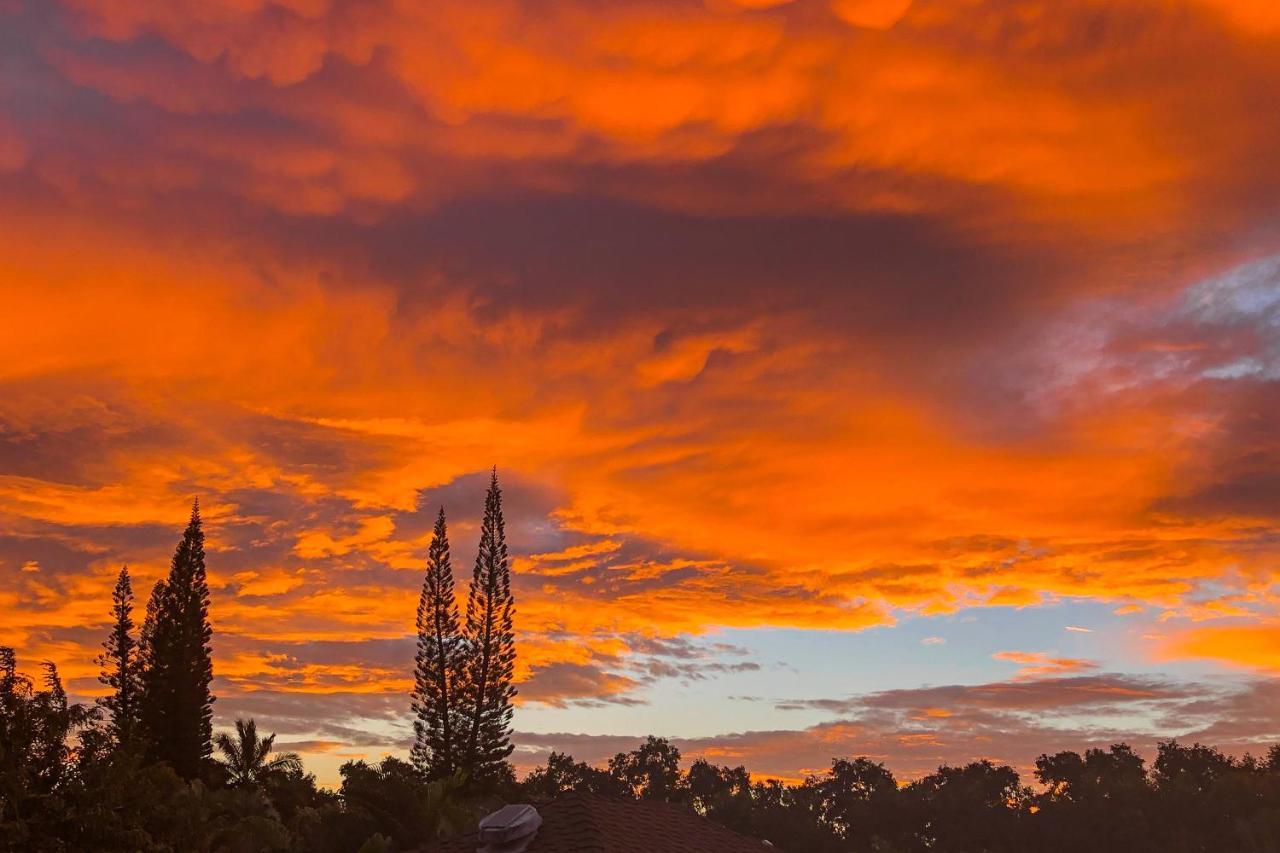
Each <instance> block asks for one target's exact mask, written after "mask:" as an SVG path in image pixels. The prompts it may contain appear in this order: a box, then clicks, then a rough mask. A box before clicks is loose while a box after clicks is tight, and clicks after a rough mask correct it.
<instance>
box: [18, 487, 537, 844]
mask: <svg viewBox="0 0 1280 853" xmlns="http://www.w3.org/2000/svg"><path fill="white" fill-rule="evenodd" d="M209 604H210V601H209V584H208V579H207V576H206V568H205V550H204V532H203V529H202V523H201V518H200V509H199V504H198V503H197V504H195V505H194V506H193V507H192V511H191V517H190V521H189V522H188V524H187V527H186V530H185V531H184V532H183V535H182V539H181V541H180V542H179V543H178V546H177V548H176V549H175V551H174V555H173V559H172V561H171V563H170V567H169V572H168V574H167V576H166V577H165V578H163V579H162V580H160V581H157V582H156V584H155V586H154V587H153V588H152V591H151V595H150V597H149V598H148V601H147V607H146V614H145V617H144V619H143V622H142V625H141V627H140V628H139V626H138V625H137V623H136V621H135V618H134V606H135V599H134V592H133V584H132V578H131V577H130V575H129V570H128V567H127V566H126V567H123V568H121V570H120V573H119V575H118V577H117V579H116V583H115V588H114V589H113V591H112V594H111V606H110V614H111V628H110V632H109V633H108V635H107V638H106V640H105V641H104V642H103V651H102V653H101V654H100V655H99V656H98V657H97V659H96V662H97V664H98V665H99V667H100V670H101V674H100V676H99V681H100V682H101V683H102V684H103V685H104V687H106V688H107V693H106V695H104V696H102V697H101V698H100V699H98V700H97V702H96V703H95V705H94V706H83V705H75V704H72V703H69V702H68V700H67V695H66V692H65V690H64V689H63V686H62V681H61V679H60V678H59V676H58V671H57V669H56V667H55V666H54V665H53V664H52V663H44V664H42V670H43V671H42V673H41V675H40V676H39V677H38V678H32V677H30V676H28V675H25V674H24V673H22V672H20V671H19V669H18V663H17V660H16V659H15V656H14V652H13V649H11V648H8V647H4V646H0V850H3V851H11V850H12V851H17V850H22V851H28V850H30V851H45V850H49V851H82V850H103V851H259V850H263V851H267V850H278V851H287V850H306V851H319V853H355V852H356V851H364V853H375V851H379V850H387V851H391V850H409V849H414V848H416V847H418V846H420V845H421V844H422V843H423V842H425V841H427V840H429V839H431V838H434V837H435V836H436V835H438V834H441V833H452V832H455V831H460V830H463V829H466V828H468V827H469V826H470V825H472V824H474V821H475V819H476V818H477V816H478V815H479V814H481V813H483V811H484V810H486V809H488V808H489V807H491V806H493V805H496V804H497V803H498V801H499V798H500V797H501V796H502V795H503V794H507V795H510V794H511V793H512V792H513V791H515V790H516V783H515V777H514V773H513V772H512V769H511V766H510V765H509V764H508V763H507V757H508V756H509V755H510V754H511V750H512V747H511V742H510V738H511V714H512V707H511V700H512V697H513V696H514V695H515V689H514V687H513V685H512V675H513V667H514V663H515V639H514V627H513V618H514V607H515V605H514V601H513V599H512V596H511V579H510V568H509V560H508V553H507V544H506V532H505V529H504V524H503V518H502V492H501V490H500V488H499V487H498V478H497V472H496V471H495V472H494V474H493V476H492V478H491V480H490V483H489V490H488V493H487V495H486V498H485V512H484V521H483V524H482V527H481V536H480V547H479V553H478V554H477V557H476V563H475V570H474V572H473V576H472V580H471V586H470V590H469V594H468V598H467V608H466V620H465V622H462V621H461V620H460V618H459V615H458V605H457V602H456V601H455V599H454V582H453V573H452V566H451V564H450V558H449V543H448V534H447V530H446V527H445V518H444V510H443V509H441V511H440V517H439V519H438V521H437V524H436V529H435V535H434V536H433V539H432V543H431V548H430V551H429V554H428V560H427V575H426V578H425V580H424V585H423V594H422V601H421V604H420V607H419V611H418V620H417V622H418V655H417V661H416V667H415V672H416V675H417V678H416V689H415V691H414V696H413V703H412V707H413V711H414V718H415V719H414V731H415V735H416V741H415V744H414V747H413V750H412V758H413V762H412V763H409V762H405V761H401V760H399V759H396V758H386V759H384V760H383V761H381V762H380V763H378V764H376V765H369V764H366V763H365V762H363V761H356V762H348V763H347V764H345V765H343V766H342V768H341V769H340V774H341V777H342V785H341V787H340V788H339V790H338V791H337V792H329V791H325V790H321V789H320V788H318V787H317V786H316V782H315V777H314V776H312V775H310V774H308V773H306V772H305V770H304V769H303V767H302V762H301V761H300V760H299V758H298V756H296V755H294V754H292V753H277V752H275V735H274V734H270V735H265V736H263V735H260V734H259V732H258V728H257V724H256V722H255V721H253V720H236V721H235V732H234V733H230V732H224V733H220V734H218V735H217V737H214V733H213V702H214V696H213V694H212V690H211V686H212V682H213V663H212V639H213V631H212V628H211V626H210V622H209ZM215 746H216V747H217V753H218V757H217V758H215V757H214V748H215Z"/></svg>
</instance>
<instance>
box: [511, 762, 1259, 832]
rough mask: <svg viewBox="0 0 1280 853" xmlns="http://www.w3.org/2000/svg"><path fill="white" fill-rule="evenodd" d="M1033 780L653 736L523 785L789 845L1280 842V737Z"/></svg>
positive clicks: (1040, 770) (1059, 771) (987, 768)
mask: <svg viewBox="0 0 1280 853" xmlns="http://www.w3.org/2000/svg"><path fill="white" fill-rule="evenodd" d="M1035 778H1036V781H1037V782H1038V783H1039V784H1038V785H1037V786H1036V788H1035V789H1034V790H1033V789H1032V788H1030V787H1027V786H1024V785H1023V784H1022V780H1020V779H1019V776H1018V773H1017V771H1015V770H1014V769H1013V768H1012V767H1009V766H1007V765H999V764H994V763H992V762H990V761H975V762H973V763H971V764H967V765H965V766H963V767H940V768H938V770H937V772H936V773H932V774H930V775H928V776H925V777H923V778H921V779H917V780H915V781H913V782H911V783H909V784H905V785H903V784H900V783H899V781H898V780H896V779H894V777H893V774H892V773H890V772H889V770H887V769H886V768H885V767H884V765H882V764H879V763H876V762H874V761H871V760H869V759H866V758H856V759H852V760H846V759H837V760H835V761H833V762H832V764H831V769H830V770H828V771H827V772H826V773H824V774H822V775H819V776H811V777H809V778H807V779H805V780H804V781H803V782H801V783H799V784H795V785H786V784H782V783H780V782H778V781H776V780H759V781H753V780H752V778H751V775H750V774H749V773H748V772H747V770H746V769H745V768H743V767H733V768H730V767H719V766H716V765H713V764H710V763H708V762H706V761H705V760H702V759H699V760H697V761H694V762H693V763H692V764H691V765H689V767H688V768H687V770H683V771H682V770H681V768H680V753H679V751H678V750H677V749H676V748H675V747H674V746H672V745H671V744H670V743H668V742H667V741H665V740H662V739H660V738H653V737H650V738H649V739H648V740H647V741H646V742H645V743H644V744H643V745H641V746H640V747H639V748H638V749H636V750H634V751H632V752H628V753H619V754H618V755H616V756H615V757H614V758H612V759H610V761H609V763H608V768H607V769H602V768H595V767H591V766H589V765H587V764H584V763H582V762H575V761H574V760H573V758H571V757H569V756H567V755H564V754H561V753H552V755H551V757H550V758H549V759H548V761H547V764H546V765H545V766H544V767H540V768H538V769H537V770H534V771H533V772H532V773H530V774H529V775H528V776H527V777H526V778H525V781H524V783H523V789H524V790H523V794H524V795H525V796H526V797H530V798H536V797H555V796H558V795H561V794H563V793H565V792H568V791H581V792H588V793H596V794H607V795H612V796H623V797H637V798H642V799H658V800H665V801H670V802H677V803H684V804H686V805H687V806H688V807H689V808H691V809H693V810H695V811H697V812H698V813H700V814H703V815H706V816H707V817H709V818H710V819H712V820H715V821H718V822H720V823H723V824H725V825H727V826H729V827H731V828H733V829H736V830H738V831H739V832H743V833H746V834H748V835H754V836H756V837H759V838H763V839H767V840H769V841H770V843H772V844H773V845H774V846H775V847H776V848H778V849H781V850H788V851H792V853H925V851H930V853H932V851H940V852H941V853H1023V851H1030V850H1034V851H1044V853H1079V851H1084V850H1088V851H1098V853H1148V851H1149V853H1220V851H1232V853H1274V851H1280V746H1277V747H1273V748H1272V750H1271V751H1270V752H1269V753H1268V755H1267V756H1266V757H1265V758H1263V759H1256V758H1252V757H1249V756H1246V757H1244V758H1243V759H1234V758H1232V757H1230V756H1227V755H1225V754H1223V753H1222V752H1219V751H1218V750H1216V749H1213V748H1211V747H1207V746H1203V745H1200V744H1194V745H1192V746H1184V745H1182V744H1179V743H1178V742H1177V741H1173V740H1170V741H1165V742H1163V743H1161V744H1159V747H1158V750H1157V755H1156V759H1155V762H1154V764H1153V765H1152V767H1151V768H1150V769H1149V770H1148V768H1146V767H1145V765H1144V762H1143V760H1142V758H1141V757H1140V756H1138V755H1137V754H1135V753H1134V752H1133V751H1132V750H1131V749H1130V748H1129V747H1128V746H1126V745H1124V744H1117V745H1114V746H1112V747H1111V748H1110V749H1106V750H1103V749H1090V750H1087V751H1086V752H1085V753H1084V754H1083V755H1081V754H1080V753H1077V752H1059V753H1057V754H1054V755H1042V756H1041V757H1040V758H1039V760H1037V762H1036V767H1035Z"/></svg>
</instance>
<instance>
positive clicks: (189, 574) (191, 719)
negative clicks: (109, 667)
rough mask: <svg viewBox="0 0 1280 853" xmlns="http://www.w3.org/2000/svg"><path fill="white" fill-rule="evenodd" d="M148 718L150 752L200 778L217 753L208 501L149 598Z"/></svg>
mask: <svg viewBox="0 0 1280 853" xmlns="http://www.w3.org/2000/svg"><path fill="white" fill-rule="evenodd" d="M142 635H143V675H142V686H143V690H142V695H143V700H142V706H141V710H142V714H141V719H142V725H143V727H144V729H145V731H146V736H147V740H148V744H149V747H150V749H149V753H150V757H151V758H152V759H153V760H157V761H163V762H165V763H167V764H168V765H169V766H170V767H171V768H173V770H174V771H175V772H176V773H177V774H178V775H179V776H181V777H182V778H184V779H194V778H196V776H198V775H199V773H200V770H201V767H202V766H203V765H204V763H205V761H206V760H207V759H208V758H209V757H210V755H211V754H212V752H213V701H214V697H213V695H212V693H211V692H210V683H211V682H212V681H213V661H212V656H211V655H212V649H211V647H210V640H211V639H212V637H213V629H212V628H211V627H210V626H209V583H208V580H207V578H206V576H205V565H204V530H203V528H202V525H201V520H200V503H199V501H197V502H196V503H195V504H194V505H193V506H192V509H191V520H190V521H189V522H188V524H187V529H186V530H185V531H184V532H183V534H182V541H181V542H179V543H178V547H177V549H176V550H175V551H174V554H173V561H172V562H171V563H170V565H169V576H168V577H167V578H165V579H164V580H163V581H159V582H157V584H156V586H155V588H154V589H153V590H152V594H151V600H150V601H149V602H148V604H147V621H146V623H144V626H143V632H142Z"/></svg>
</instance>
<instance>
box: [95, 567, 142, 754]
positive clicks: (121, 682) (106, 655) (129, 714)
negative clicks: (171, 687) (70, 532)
mask: <svg viewBox="0 0 1280 853" xmlns="http://www.w3.org/2000/svg"><path fill="white" fill-rule="evenodd" d="M111 616H112V619H113V620H114V621H113V622H112V625H111V633H110V634H109V635H108V636H107V639H106V640H105V641H104V642H103V643H102V648H103V652H102V654H101V655H99V656H98V661H97V663H98V665H99V666H100V667H102V673H101V674H100V675H99V676H98V680H99V681H101V682H102V683H103V684H104V685H106V686H107V687H109V688H111V692H110V693H109V694H107V695H106V696H103V697H102V698H101V699H99V700H98V704H99V705H101V706H102V707H103V708H104V709H106V711H107V713H109V714H110V715H111V735H112V737H113V738H114V739H115V742H116V743H117V744H121V745H123V744H128V743H131V742H133V739H134V736H135V734H136V733H137V730H138V716H139V713H140V709H139V702H140V698H141V697H140V694H141V691H142V659H141V655H140V649H139V648H138V641H137V640H135V639H134V636H133V585H132V584H131V583H130V582H129V567H128V566H124V567H122V568H121V569H120V575H119V576H118V577H117V578H116V586H115V589H114V590H113V591H112V593H111Z"/></svg>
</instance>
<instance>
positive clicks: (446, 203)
mask: <svg viewBox="0 0 1280 853" xmlns="http://www.w3.org/2000/svg"><path fill="white" fill-rule="evenodd" d="M0 16H2V17H0V56H3V59H2V60H0V288H3V296H4V305H5V309H4V310H3V311H2V312H0V580H3V584H0V611H3V612H5V613H6V614H7V615H6V619H5V626H4V628H5V637H4V641H5V642H11V643H13V644H14V645H16V646H17V647H18V648H19V650H20V652H21V653H22V654H24V655H25V656H27V657H37V656H40V657H44V656H47V657H52V658H54V659H56V660H58V661H59V662H60V663H62V664H63V666H64V668H65V669H66V670H67V671H68V672H69V673H70V674H71V675H72V677H73V678H75V679H78V681H77V682H76V683H77V685H78V686H79V688H80V689H82V690H90V689H91V688H92V685H93V682H92V675H93V670H92V665H91V664H90V663H89V661H90V659H91V658H92V652H93V649H94V647H95V646H96V644H97V642H98V641H99V639H100V634H101V625H102V623H103V622H104V621H105V610H106V608H105V606H104V603H105V600H106V596H107V590H108V589H109V586H110V579H111V577H113V576H114V573H115V572H116V571H117V570H118V567H119V565H120V563H122V562H128V563H129V564H130V565H131V566H132V567H133V568H134V570H135V573H136V574H137V575H138V576H139V578H140V580H141V581H142V582H141V583H140V584H139V586H140V587H141V588H144V589H145V587H146V585H147V584H148V583H149V582H150V581H151V580H153V579H154V578H155V577H157V576H159V574H160V573H161V572H162V571H163V570H164V567H165V563H166V561H167V557H168V552H169V549H171V547H172V544H173V540H174V539H175V536H176V531H177V530H178V529H180V527H181V523H182V519H183V513H184V508H185V506H186V505H187V503H188V502H189V500H190V498H191V496H193V495H195V494H199V495H200V496H201V498H202V501H203V503H204V505H205V506H206V508H207V512H208V516H209V526H210V548H211V560H210V564H211V571H212V577H213V581H214V583H215V598H216V601H217V605H216V612H215V619H216V627H217V630H218V632H219V637H220V640H219V645H218V671H219V673H220V674H221V677H222V678H223V679H224V682H223V684H224V691H225V692H226V695H227V696H228V697H239V698H234V699H233V701H228V702H227V703H225V707H226V708H230V707H231V706H232V705H233V704H234V705H235V707H243V708H244V709H246V710H248V711H253V710H254V705H253V704H252V702H249V701H248V699H247V698H245V697H249V696H250V691H251V689H252V688H258V689H261V690H266V691H276V692H279V693H281V694H287V695H297V696H300V697H303V698H307V699H311V700H314V701H316V702H322V701H326V700H323V699H322V698H321V697H325V696H328V697H338V698H337V699H333V700H332V702H339V700H341V701H340V702H339V704H341V702H346V703H348V704H347V705H345V706H344V707H349V708H352V709H357V710H358V708H359V707H361V706H359V705H358V704H353V703H354V702H355V700H354V699H351V698H350V697H353V696H369V697H371V698H370V700H369V701H372V702H390V701H392V700H391V698H389V697H395V696H398V695H400V694H401V693H402V692H403V690H404V689H405V686H406V682H405V674H406V671H407V670H406V666H405V662H404V661H405V648H406V647H405V635H406V628H407V624H408V622H409V618H408V617H409V615H410V614H411V613H412V609H413V602H414V597H415V595H416V588H417V584H418V582H419V572H420V568H421V561H422V554H423V551H424V549H425V544H426V539H427V537H428V536H429V533H430V521H431V518H432V517H433V513H434V509H435V507H436V506H437V505H438V504H440V503H445V504H447V505H448V507H449V510H450V513H451V517H452V519H453V520H454V526H453V529H454V531H455V533H456V535H457V537H458V542H457V543H455V554H457V555H458V567H459V569H460V570H461V571H462V572H465V570H466V568H467V566H468V559H467V554H468V550H469V548H470V547H471V546H470V544H469V542H470V541H471V540H470V538H469V537H471V538H473V537H474V525H475V518H474V515H475V511H476V508H477V507H478V495H479V490H478V486H479V481H480V479H481V478H482V477H483V473H482V472H484V471H485V470H487V469H488V467H489V466H490V465H492V464H495V463H496V464H498V465H499V466H500V468H501V469H502V471H503V474H504V477H505V482H506V483H507V485H508V505H509V507H510V512H511V514H512V517H513V521H512V539H513V542H514V544H515V546H516V552H517V554H518V560H517V563H516V572H517V594H518V596H519V602H520V628H521V631H522V645H521V649H522V658H521V661H522V663H521V677H522V678H524V679H525V685H524V687H523V691H524V697H525V699H526V700H527V701H529V702H536V703H540V704H545V705H547V706H550V707H568V706H581V707H590V706H591V705H592V703H610V702H628V701H639V700H638V699H637V698H636V696H637V691H639V690H641V688H643V687H644V686H645V685H649V684H653V683H655V682H657V681H662V680H663V679H681V678H684V679H688V678H698V677H703V678H709V677H716V674H717V673H723V672H724V671H725V670H724V669H722V668H724V667H732V666H740V665H743V664H746V663H751V661H745V660H741V659H739V658H738V657H735V655H734V654H733V653H732V652H731V651H728V650H714V649H708V648H706V647H703V646H699V647H697V648H694V649H692V650H690V649H688V648H683V647H681V648H676V647H673V646H671V645H670V643H672V642H676V641H680V642H685V643H688V642H691V640H690V639H689V638H693V642H695V645H696V641H697V638H699V637H700V636H701V635H703V634H704V633H705V632H707V631H708V630H711V629H714V628H718V627H741V628H758V627H784V628H796V629H810V628H838V629H860V628H865V627H869V626H876V625H887V624H892V623H893V622H894V621H895V620H897V619H900V618H902V617H903V616H904V615H918V614H944V613H952V612H956V611H958V610H961V609H964V608H969V607H981V606H987V605H1014V606H1035V605H1037V604H1041V603H1045V602H1050V601H1056V600H1063V599H1073V600H1074V599H1079V600H1090V601H1100V602H1104V603H1107V604H1109V605H1113V606H1114V607H1115V608H1117V609H1119V610H1123V611H1125V612H1128V613H1132V614H1134V618H1137V619H1143V620H1148V621H1150V622H1151V623H1152V631H1153V632H1158V633H1159V634H1160V636H1161V640H1160V642H1159V643H1158V644H1157V649H1156V651H1155V652H1153V654H1156V655H1162V656H1164V657H1165V658H1166V659H1168V660H1179V659H1184V658H1187V657H1196V658H1208V659H1213V660H1217V661H1221V662H1224V663H1226V664H1232V665H1245V666H1250V667H1255V668H1260V669H1264V670H1268V671H1269V670H1273V669H1275V667H1276V666H1277V659H1276V658H1277V656H1276V655H1275V653H1274V646H1275V645H1276V642H1275V640H1274V637H1276V636H1280V632H1278V631H1277V630H1276V629H1275V628H1274V623H1273V622H1272V621H1271V620H1270V618H1269V614H1270V613H1271V612H1272V611H1273V610H1274V608H1275V605H1276V596H1275V594H1274V591H1273V581H1274V579H1275V573H1276V568H1277V554H1278V553H1280V538H1278V536H1277V517H1278V515H1280V444H1278V442H1277V438H1276V435H1277V430H1276V429H1275V424H1276V423H1278V422H1280V394H1277V382H1278V381H1280V299H1277V296H1276V294H1277V292H1278V291H1280V260H1278V259H1280V240H1277V238H1276V236H1275V234H1276V233H1277V232H1276V227H1275V226H1276V224H1277V209H1276V204H1275V198H1276V197H1277V190H1280V166H1278V165H1277V160H1276V158H1275V157H1274V151H1275V150H1276V147H1277V143H1280V124H1278V123H1277V122H1276V121H1275V120H1274V119H1272V118H1271V116H1274V115H1276V114H1277V113H1278V112H1280V103H1278V102H1277V98H1278V96H1277V92H1280V50H1278V49H1277V48H1280V15H1277V13H1276V12H1275V11H1274V9H1273V6H1272V4H1269V3H1266V2H1244V1H1243V0H1242V1H1241V2H1228V0H1185V2H1184V1H1183V0H1126V2H1121V3H1115V2H1088V1H1087V0H1070V2H1047V0H1040V2H1036V1H1035V0H1018V1H1017V2H1015V1H1014V0H967V2H964V3H941V2H928V0H917V2H915V3H907V2H897V0H894V2H870V0H840V2H833V3H829V4H828V3H825V2H816V1H815V2H811V1H810V0H795V2H780V3H758V2H751V3H745V2H744V3H735V2H729V0H724V2H706V3H703V2H692V0H680V2H674V3H673V2H657V1H656V0H627V2H623V3H614V4H605V5H601V4H598V3H587V2H580V0H554V2H550V3H545V4H537V8H536V10H535V8H534V7H533V6H531V5H529V4H518V3H509V2H497V3H486V4H482V5H477V4H474V3H460V2H453V0H445V2H440V3H436V4H432V6H431V9H430V12H429V13H427V12H425V11H422V10H421V9H420V8H419V5H418V4H410V3H398V2H375V3H367V2H361V3H348V2H342V0H289V2H267V0H262V2H243V0H236V2H200V3H194V2H191V3H187V2H183V3H169V4H154V3H148V2H123V3H122V2H110V3H108V2H99V0H65V1H64V2H60V3H35V2H24V0H3V2H0ZM654 642H664V643H667V644H668V645H667V646H664V647H662V648H660V649H658V648H655V647H653V646H652V645H651V644H652V643H654ZM1015 642H1016V640H1015ZM1010 654H1022V655H1031V657H1028V658H1025V659H1023V663H1024V664H1025V668H1026V669H1028V670H1033V669H1035V668H1037V667H1038V668H1039V670H1037V671H1033V672H1029V673H1028V674H1027V677H1024V678H1023V679H1021V681H1028V680H1031V681H1034V680H1037V678H1038V677H1039V676H1043V675H1045V674H1046V673H1049V674H1052V673H1054V672H1059V673H1061V672H1069V671H1071V670H1070V668H1069V667H1068V668H1066V669H1064V667H1066V664H1064V663H1063V661H1067V662H1068V663H1070V662H1071V661H1070V660H1069V659H1067V658H1062V657H1055V656H1045V655H1044V654H1042V653H1028V652H1011V653H1010ZM1037 654H1038V655H1040V657H1039V658H1036V657H1034V655H1037ZM1009 660H1016V659H1015V658H1010V659H1009ZM755 663H757V665H759V663H760V662H755ZM1045 667H1048V669H1047V670H1046V669H1045ZM1054 667H1057V669H1054ZM718 668H721V669H718ZM241 694H243V696H242V695H241ZM264 697H265V694H263V697H259V698H264ZM242 700H243V701H242ZM397 701H398V700H397ZM332 702H331V704H332ZM316 707H317V708H319V707H320V705H317V706H316ZM224 713H227V711H225V710H224ZM258 713H263V714H265V713H266V712H265V711H258ZM317 713H318V714H319V713H320V712H319V711H317ZM341 716H342V715H339V717H341ZM348 716H350V717H351V718H352V719H357V720H358V718H359V714H358V713H356V712H355V710H353V711H352V712H351V714H349V715H348ZM325 719H329V717H325ZM335 719H337V718H335ZM335 725H337V723H335ZM344 725H345V724H344ZM1257 734H1258V736H1259V737H1262V736H1263V735H1264V734H1265V732H1263V731H1262V730H1261V729H1259V731H1258V733H1257ZM330 739H333V740H340V738H337V737H336V736H334V737H332V738H330ZM796 766H800V765H796ZM805 766H808V765H805ZM777 767H778V772H781V771H782V769H784V768H782V765H777Z"/></svg>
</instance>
